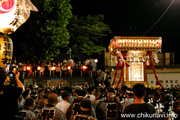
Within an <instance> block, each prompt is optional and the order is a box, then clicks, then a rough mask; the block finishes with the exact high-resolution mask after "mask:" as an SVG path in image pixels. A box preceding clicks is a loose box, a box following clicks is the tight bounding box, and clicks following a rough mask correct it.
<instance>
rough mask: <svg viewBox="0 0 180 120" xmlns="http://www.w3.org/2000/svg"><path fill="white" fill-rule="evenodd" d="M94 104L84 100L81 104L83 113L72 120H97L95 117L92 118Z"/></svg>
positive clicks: (74, 116) (72, 117)
mask: <svg viewBox="0 0 180 120" xmlns="http://www.w3.org/2000/svg"><path fill="white" fill-rule="evenodd" d="M92 108H93V107H92V103H91V101H90V100H88V99H83V100H82V101H81V103H80V110H81V113H77V114H75V115H73V116H71V118H70V120H79V119H81V120H97V119H96V118H95V117H92V116H91V112H92Z"/></svg>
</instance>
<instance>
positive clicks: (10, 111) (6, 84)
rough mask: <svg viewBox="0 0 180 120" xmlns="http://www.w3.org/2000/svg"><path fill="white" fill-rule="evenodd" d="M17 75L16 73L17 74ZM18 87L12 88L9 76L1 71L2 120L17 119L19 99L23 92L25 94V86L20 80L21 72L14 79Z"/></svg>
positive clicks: (0, 103) (0, 100)
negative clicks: (3, 119)
mask: <svg viewBox="0 0 180 120" xmlns="http://www.w3.org/2000/svg"><path fill="white" fill-rule="evenodd" d="M15 73H16V72H15ZM13 80H14V81H15V82H16V84H17V86H11V84H10V82H11V81H10V79H9V76H7V75H6V73H5V71H4V70H2V69H0V106H1V110H2V111H1V113H0V116H1V118H6V120H13V119H16V115H17V114H18V111H19V110H18V102H17V101H18V99H19V97H20V95H21V94H22V92H24V85H23V84H22V83H21V81H20V80H19V72H18V73H17V74H15V75H14V79H13Z"/></svg>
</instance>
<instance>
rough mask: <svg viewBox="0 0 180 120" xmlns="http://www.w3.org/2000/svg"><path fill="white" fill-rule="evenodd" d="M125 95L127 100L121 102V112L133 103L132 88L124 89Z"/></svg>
mask: <svg viewBox="0 0 180 120" xmlns="http://www.w3.org/2000/svg"><path fill="white" fill-rule="evenodd" d="M125 95H126V97H127V100H125V103H124V104H123V109H122V113H123V112H124V109H125V108H126V106H129V105H131V104H133V103H134V98H133V90H132V89H131V88H127V89H126V94H125Z"/></svg>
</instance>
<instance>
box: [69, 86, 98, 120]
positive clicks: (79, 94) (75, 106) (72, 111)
mask: <svg viewBox="0 0 180 120" xmlns="http://www.w3.org/2000/svg"><path fill="white" fill-rule="evenodd" d="M75 92H76V99H75V100H74V102H73V103H72V104H71V105H70V106H69V108H68V109H67V111H66V118H67V120H70V118H71V117H72V116H73V115H76V114H77V113H79V114H80V113H81V112H82V111H81V109H80V103H81V101H82V100H83V99H84V97H85V96H86V94H87V92H86V91H85V90H82V89H76V90H75ZM91 116H93V117H95V118H96V113H95V110H94V108H92V112H91Z"/></svg>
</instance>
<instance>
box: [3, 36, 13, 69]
mask: <svg viewBox="0 0 180 120" xmlns="http://www.w3.org/2000/svg"><path fill="white" fill-rule="evenodd" d="M12 55H13V42H12V40H11V38H10V37H8V36H6V35H3V36H2V35H1V36H0V68H5V67H6V64H10V63H11V60H12Z"/></svg>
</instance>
